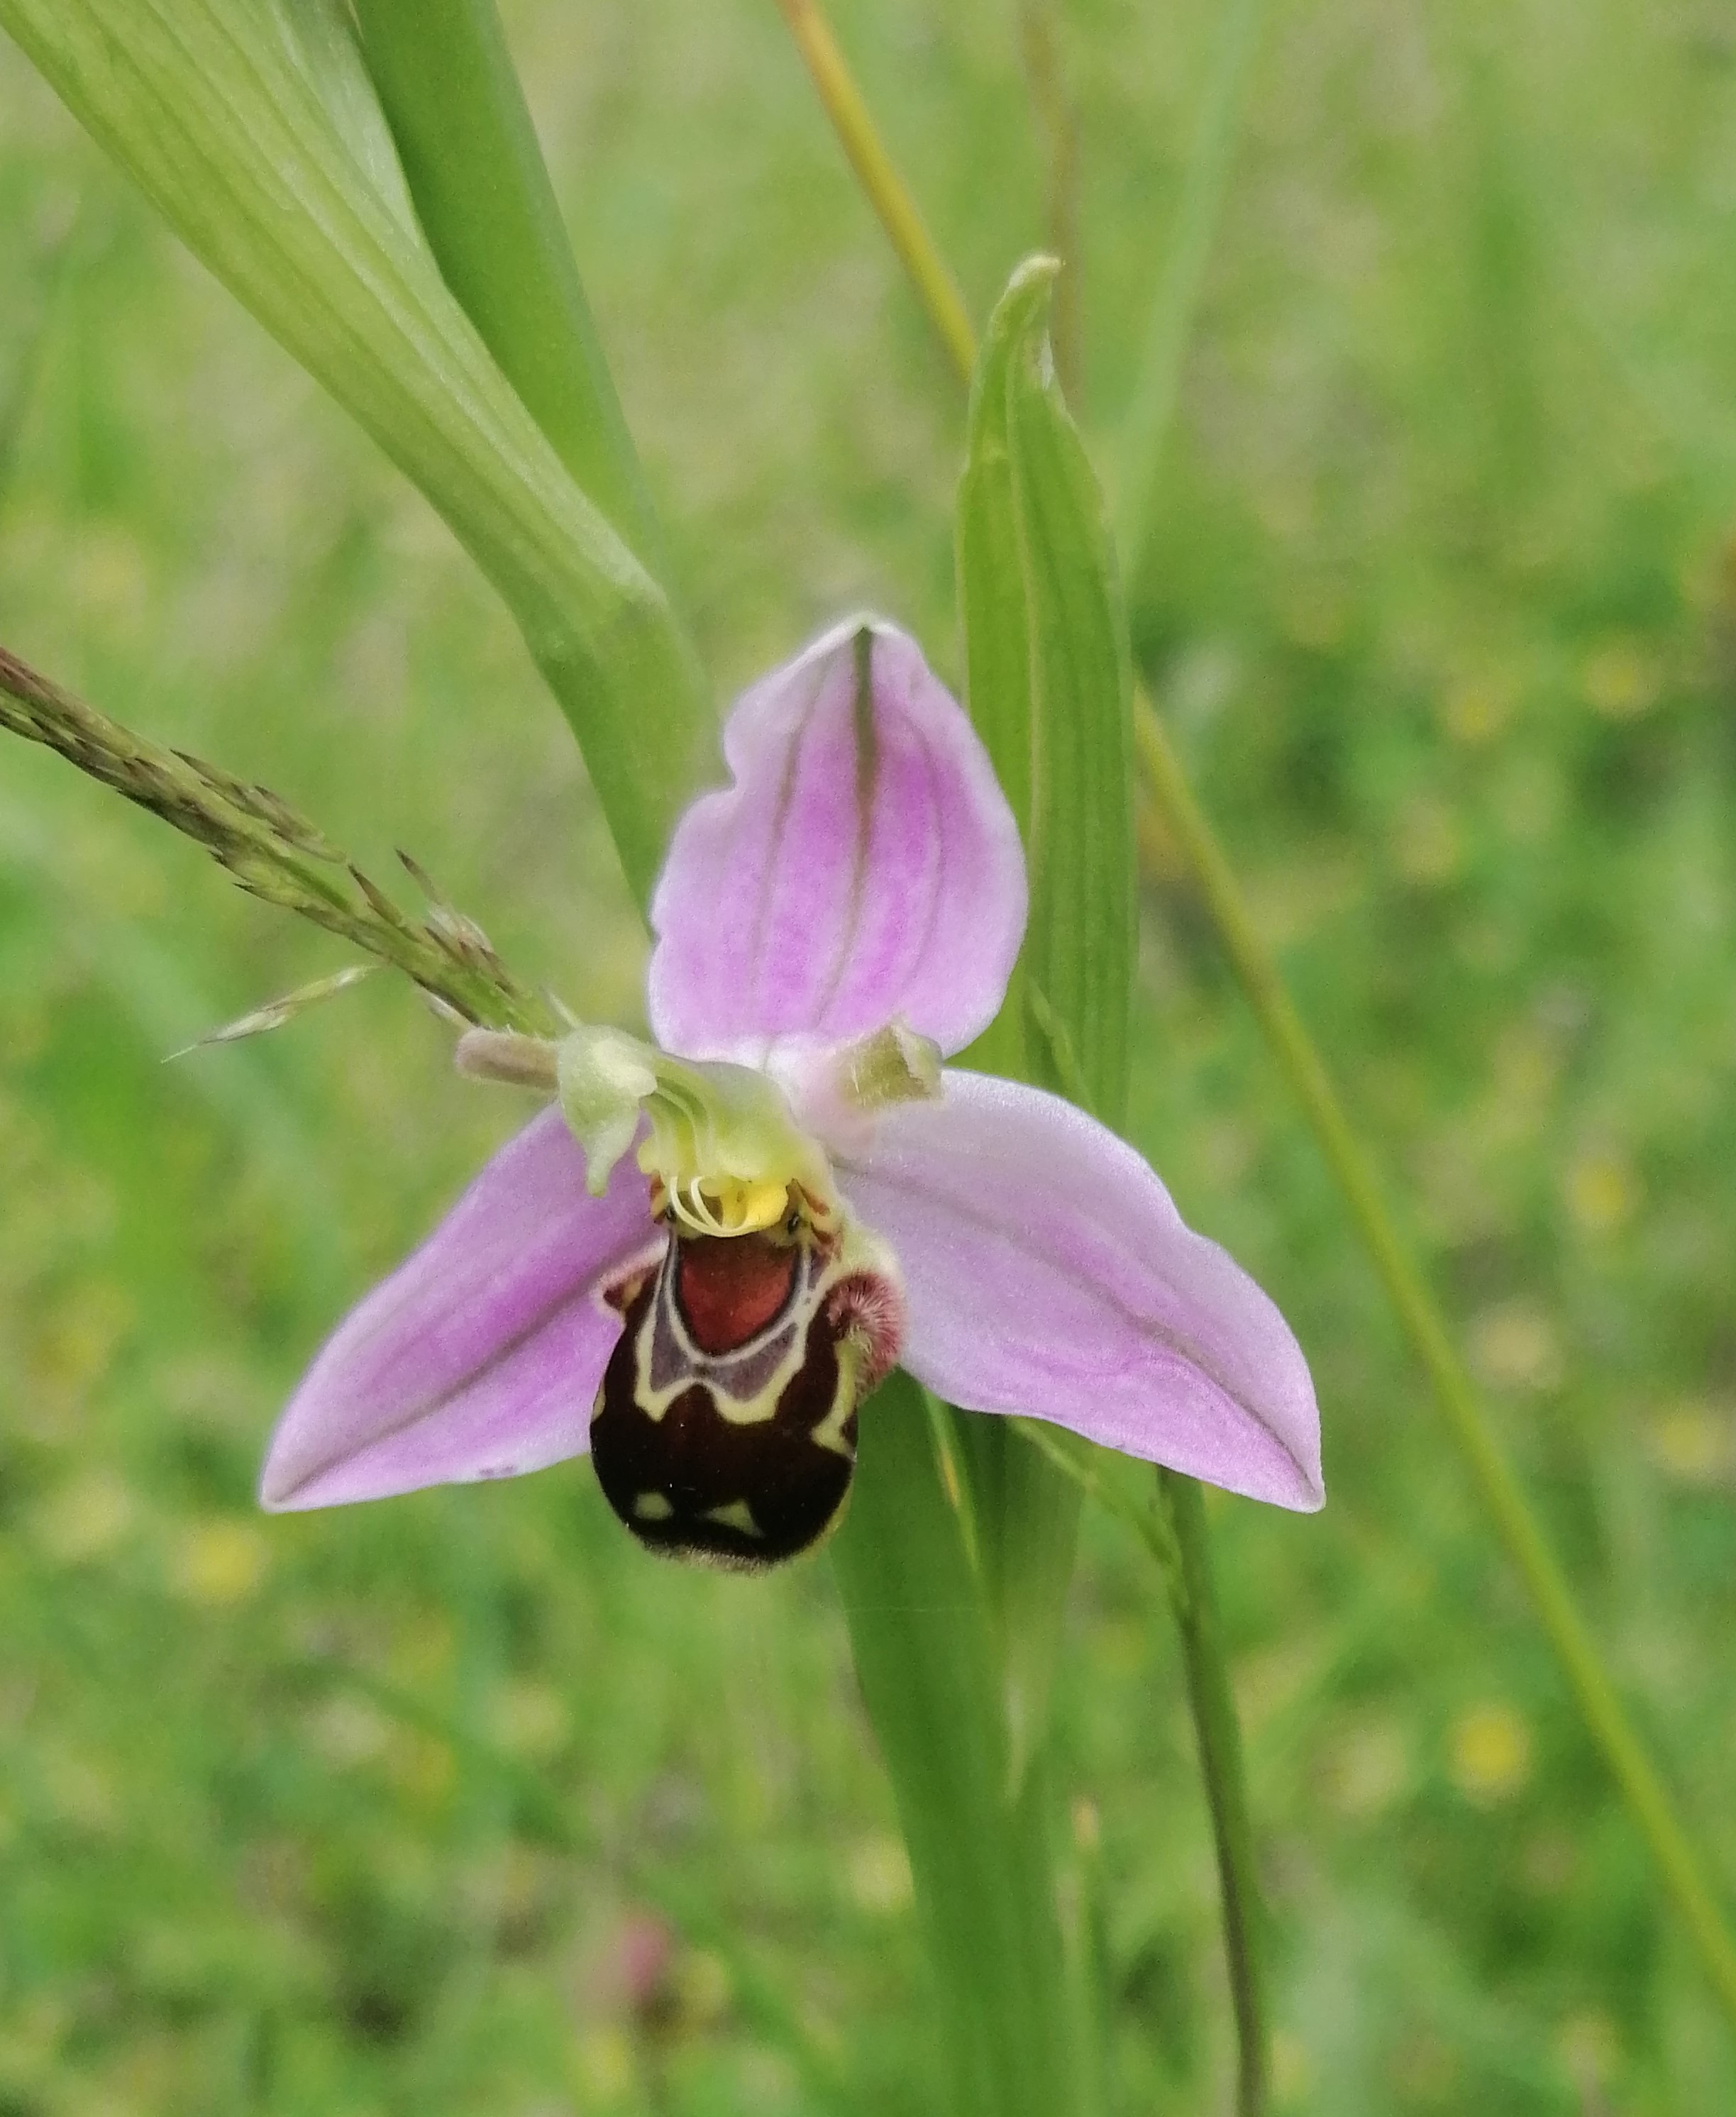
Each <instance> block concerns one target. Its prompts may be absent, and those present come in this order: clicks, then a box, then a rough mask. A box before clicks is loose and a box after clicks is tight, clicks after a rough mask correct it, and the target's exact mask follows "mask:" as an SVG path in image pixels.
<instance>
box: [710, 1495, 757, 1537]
mask: <svg viewBox="0 0 1736 2117" xmlns="http://www.w3.org/2000/svg"><path fill="white" fill-rule="evenodd" d="M701 1519H702V1520H705V1521H709V1522H715V1523H716V1524H717V1525H718V1528H719V1529H739V1530H740V1531H741V1534H742V1535H743V1536H760V1537H763V1536H764V1534H765V1531H764V1529H761V1528H760V1524H759V1523H758V1522H756V1521H755V1520H754V1510H753V1509H752V1508H751V1507H750V1506H749V1505H748V1504H747V1501H746V1500H732V1501H730V1503H729V1505H728V1506H727V1507H708V1508H707V1509H706V1510H705V1512H704V1515H703V1516H702V1517H701Z"/></svg>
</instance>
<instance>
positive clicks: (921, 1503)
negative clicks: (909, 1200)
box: [832, 1373, 1077, 2117]
mask: <svg viewBox="0 0 1736 2117" xmlns="http://www.w3.org/2000/svg"><path fill="white" fill-rule="evenodd" d="M1025 1452H1027V1453H1028V1454H1033V1455H1034V1451H1029V1450H1027V1451H1025ZM832 1557H833V1566H834V1568H835V1569H836V1572H837V1576H838V1587H839V1591H840V1594H841V1596H842V1599H843V1606H844V1614H845V1616H846V1617H847V1620H848V1622H849V1626H850V1640H851V1645H852V1649H853V1651H854V1653H855V1657H856V1674H857V1677H858V1678H859V1680H860V1681H861V1686H862V1695H863V1697H864V1700H865V1701H866V1704H867V1707H868V1712H869V1716H870V1719H871V1720H872V1721H873V1723H874V1730H875V1735H876V1736H878V1737H879V1740H880V1749H881V1752H882V1754H883V1755H884V1758H885V1760H886V1767H887V1770H888V1773H889V1775H890V1777H891V1779H892V1785H893V1796H894V1797H895V1799H896V1801H897V1803H898V1820H899V1823H900V1824H901V1825H902V1827H903V1833H904V1840H905V1843H906V1845H907V1847H908V1848H909V1852H910V1861H911V1868H912V1874H913V1875H914V1877H915V1881H916V1907H917V1911H918V1914H919V1916H920V1917H921V1920H922V1922H923V1925H924V1927H925V1930H926V1935H925V1937H926V1941H927V1944H928V1949H929V1955H930V1962H931V1963H932V1965H933V1967H934V1970H935V1976H936V1979H937V1981H938V1982H939V1985H940V1990H939V1991H938V1992H937V1994H936V1995H935V1998H936V2001H937V2004H938V2009H939V2012H940V2018H941V2021H942V2023H943V2041H944V2046H945V2050H946V2053H947V2056H948V2059H949V2064H950V2065H951V2068H952V2075H953V2078H952V2089H953V2094H952V2102H951V2107H952V2109H953V2111H954V2112H955V2113H956V2117H1069V2113H1070V2112H1071V2111H1073V2110H1074V2109H1075V2108H1076V2106H1077V2102H1076V2095H1075V2091H1074V2087H1073V2077H1072V2069H1073V2058H1072V2029H1071V2023H1070V2021H1069V1995H1068V1990H1067V1986H1066V1982H1065V1979H1064V1975H1063V1965H1062V1953H1061V1936H1060V1921H1059V1918H1058V1916H1057V1912H1056V1906H1055V1896H1054V1892H1053V1888H1052V1884H1051V1879H1050V1866H1049V1857H1048V1852H1049V1847H1048V1835H1047V1831H1046V1788H1045V1787H1044V1786H1043V1784H1042V1783H1041V1778H1040V1776H1039V1775H1037V1774H1035V1773H1032V1774H1028V1775H1026V1776H1025V1777H1023V1778H1022V1779H1021V1778H1020V1777H1019V1776H1018V1774H1017V1773H1015V1772H1014V1770H1013V1759H1012V1753H1011V1748H1010V1745H1009V1736H1008V1730H1007V1723H1006V1718H1005V1714H1004V1700H1003V1699H1002V1696H1001V1695H1000V1686H999V1683H998V1680H997V1676H998V1669H999V1666H1000V1658H999V1655H998V1653H997V1652H996V1645H997V1642H996V1640H995V1626H994V1621H993V1619H992V1617H991V1615H990V1611H989V1609H988V1607H986V1598H985V1594H984V1589H983V1584H982V1583H981V1580H980V1579H979V1577H978V1575H977V1570H976V1569H975V1568H974V1567H973V1566H972V1561H971V1556H970V1552H969V1549H968V1544H967V1535H966V1531H965V1527H964V1522H963V1517H962V1515H961V1512H960V1510H959V1508H958V1506H956V1505H955V1504H954V1503H953V1499H952V1498H951V1497H949V1492H948V1488H947V1486H946V1483H945V1482H944V1477H943V1473H942V1468H941V1464H940V1459H939V1458H938V1456H937V1454H936V1451H935V1437H934V1433H933V1430H932V1428H931V1426H930V1418H929V1412H928V1407H927V1404H926V1400H925V1398H924V1395H923V1393H922V1391H921V1390H920V1389H919V1388H918V1387H917V1386H916V1383H914V1382H913V1381H912V1380H911V1379H910V1377H908V1376H907V1375H904V1374H902V1373H901V1374H895V1375H893V1377H890V1379H889V1381H886V1382H885V1383H884V1384H883V1386H881V1387H880V1389H879V1390H878V1391H876V1392H875V1395H873V1397H871V1398H870V1400H869V1401H868V1403H867V1404H865V1405H864V1406H863V1409H862V1417H861V1460H860V1462H859V1464H858V1468H857V1471H856V1487H855V1492H854V1496H853V1497H852V1501H851V1505H850V1511H849V1513H848V1515H847V1516H846V1517H845V1520H844V1522H843V1526H842V1528H841V1529H839V1530H838V1534H837V1536H836V1538H834V1539H833V1544H832Z"/></svg>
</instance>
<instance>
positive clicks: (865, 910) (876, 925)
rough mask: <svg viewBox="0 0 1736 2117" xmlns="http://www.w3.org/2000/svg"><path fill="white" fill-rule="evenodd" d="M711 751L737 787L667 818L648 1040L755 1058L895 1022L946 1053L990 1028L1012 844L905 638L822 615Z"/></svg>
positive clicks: (996, 801) (1018, 879)
mask: <svg viewBox="0 0 1736 2117" xmlns="http://www.w3.org/2000/svg"><path fill="white" fill-rule="evenodd" d="M859 642H865V643H866V646H867V648H868V650H869V652H868V666H869V670H870V680H869V682H868V685H867V686H866V695H865V696H861V697H859V696H858V690H859V681H858V671H859V666H860V662H861V653H862V649H861V648H859V645H858V643H859ZM723 751H724V755H725V757H726V759H727V761H728V763H729V768H730V770H731V772H732V773H733V774H734V775H735V784H734V785H733V786H730V787H728V788H727V789H725V790H723V791H719V792H717V793H713V794H707V795H705V796H702V797H701V799H700V800H697V801H695V803H694V805H693V806H692V807H691V808H690V809H688V811H687V813H686V815H684V816H683V817H682V819H681V822H680V823H679V824H678V825H677V826H676V833H675V837H674V839H673V841H672V843H671V845H670V848H669V858H668V860H667V864H666V865H665V866H664V869H663V877H662V879H661V880H660V881H659V883H658V888H657V894H656V897H655V899H654V900H653V904H652V907H651V923H652V925H653V927H654V928H655V929H656V932H657V935H658V944H657V948H656V950H655V952H653V956H652V958H651V971H650V980H649V995H648V998H649V1012H650V1018H651V1026H652V1031H653V1034H654V1035H655V1036H656V1038H657V1040H658V1042H659V1043H660V1044H662V1045H663V1046H664V1047H665V1048H666V1049H669V1050H672V1051H676V1052H680V1053H681V1054H684V1055H686V1056H687V1057H689V1058H729V1057H751V1056H753V1055H755V1047H758V1049H759V1051H761V1052H763V1049H764V1045H765V1044H766V1042H767V1041H768V1040H769V1039H771V1038H773V1037H777V1036H783V1035H811V1036H820V1037H824V1038H825V1039H827V1040H841V1039H845V1038H849V1037H855V1036H863V1035H868V1034H870V1032H871V1031H875V1030H877V1029H880V1028H881V1027H883V1026H884V1024H885V1023H887V1022H889V1021H890V1020H891V1019H892V1018H893V1017H894V1016H895V1015H896V1016H902V1017H903V1019H904V1020H905V1022H907V1023H908V1025H909V1026H910V1027H911V1028H912V1029H914V1030H916V1031H918V1032H919V1033H920V1034H921V1035H924V1036H930V1037H932V1038H933V1039H934V1040H935V1042H936V1043H937V1044H939V1045H940V1046H941V1048H942V1049H943V1050H945V1051H957V1050H959V1049H963V1046H964V1045H967V1044H968V1043H969V1042H970V1040H971V1039H972V1037H974V1036H976V1035H977V1034H978V1033H979V1032H980V1031H982V1030H984V1029H986V1027H987V1026H988V1025H989V1023H990V1021H991V1020H992V1019H993V1018H994V1015H995V1010H996V1009H997V1008H999V1006H1000V1001H1001V996H1002V994H1004V992H1005V990H1006V985H1007V979H1008V977H1009V975H1010V973H1011V971H1012V968H1013V958H1014V957H1015V956H1016V955H1017V954H1018V944H1019V941H1020V939H1021V938H1022V936H1023V933H1024V927H1025V863H1024V855H1023V851H1022V850H1021V848H1020V846H1019V842H1018V828H1017V826H1016V825H1015V824H1014V823H1013V813H1012V811H1011V809H1009V808H1008V806H1007V803H1006V798H1005V796H1004V795H1003V794H1002V792H1001V791H1000V785H999V783H998V782H996V780H995V773H994V768H993V767H992V766H991V765H990V763H989V759H988V753H987V752H986V750H985V749H984V748H983V746H982V745H981V742H979V741H978V740H977V735H976V731H975V730H974V729H973V728H972V726H971V724H970V722H969V721H968V720H967V718H966V717H965V715H964V713H963V709H962V708H960V707H959V705H958V702H957V701H956V700H955V699H953V697H952V695H951V694H950V693H949V691H947V690H946V689H945V688H944V685H941V684H940V682H938V681H937V680H936V679H935V676H934V675H933V673H932V672H931V671H930V669H929V667H928V665H927V663H926V662H924V660H923V659H922V655H921V650H920V649H919V648H918V647H917V646H916V642H915V641H914V640H913V639H911V638H910V637H909V635H908V634H906V633H903V632H900V631H898V630H897V629H896V628H895V627H893V626H892V625H883V624H879V623H875V622H872V621H869V620H852V621H851V622H849V623H847V624H845V625H840V626H838V629H837V630H835V631H833V632H829V633H828V634H826V636H825V638H824V639H820V640H818V641H816V642H815V644H814V645H813V646H811V647H810V648H808V650H807V652H806V653H804V654H802V655H800V656H799V657H797V658H796V660H795V661H793V662H789V663H788V664H787V665H786V666H784V667H783V668H782V669H779V670H777V671H773V674H772V675H771V676H767V677H765V678H764V679H762V680H761V681H760V683H758V684H756V685H755V686H754V687H753V689H752V690H750V691H748V692H747V693H746V694H745V695H744V696H743V697H742V699H741V701H740V703H738V704H737V705H736V708H735V710H734V712H733V713H732V714H731V715H730V717H729V722H728V724H727V726H726V727H725V729H724V731H723Z"/></svg>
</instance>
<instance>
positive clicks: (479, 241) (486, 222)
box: [353, 0, 667, 588]
mask: <svg viewBox="0 0 1736 2117" xmlns="http://www.w3.org/2000/svg"><path fill="white" fill-rule="evenodd" d="M353 4H354V7H355V13H356V21H357V22H358V25H359V26H360V29H361V32H362V49H363V52H364V54H365V56H366V58H367V67H368V71H369V72H370V74H371V75H372V77H373V81H374V85H375V88H376V90H377V91H378V94H379V97H380V102H381V108H383V109H384V111H385V113H386V122H387V123H388V124H389V125H390V127H391V131H392V137H393V139H394V141H395V143H396V145H397V149H398V155H399V161H400V162H401V163H402V164H403V167H404V178H405V181H406V182H408V184H409V189H410V196H411V197H412V199H413V201H414V202H415V206H416V214H417V218H418V219H419V220H420V222H421V224H422V233H424V234H425V235H426V236H427V239H428V243H429V247H431V248H432V251H433V252H434V255H435V257H436V260H437V261H438V262H439V265H440V269H441V276H442V277H443V278H444V279H445V280H446V284H447V285H448V286H449V287H450V288H451V289H452V292H453V293H455V295H456V296H457V297H458V300H459V306H460V307H462V308H463V309H464V311H465V312H466V314H467V315H468V316H469V318H470V321H472V322H473V324H474V325H476V327H477V330H478V331H479V332H480V333H481V334H482V342H483V344H485V345H486V346H487V348H488V350H489V351H490V352H491V353H492V354H493V355H494V357H495V358H496V361H498V362H499V363H500V366H501V372H502V373H503V374H504V375H505V376H506V379H507V381H509V382H510V383H511V385H512V386H513V387H514V389H515V390H517V391H518V393H519V396H520V398H521V399H523V400H524V406H525V408H526V409H527V410H528V411H529V413H530V414H531V416H532V417H533V418H534V419H535V421H536V422H537V424H538V426H539V427H541V428H542V429H543V432H544V433H545V434H546V435H547V436H548V438H549V440H551V441H552V443H553V444H554V446H555V450H556V453H557V454H559V456H560V458H561V461H562V462H563V463H564V464H566V467H567V468H568V469H569V470H570V472H571V473H572V474H573V480H574V482H575V484H576V485H577V486H578V487H579V491H581V492H584V493H585V494H587V495H588V496H589V498H590V499H591V500H593V501H594V502H595V504H596V505H597V506H598V508H600V509H601V510H602V511H603V514H605V515H606V516H607V519H608V520H609V523H610V524H611V526H612V528H614V530H615V531H616V534H617V535H618V536H620V537H621V538H622V539H623V540H624V541H625V542H626V544H627V545H629V546H630V548H631V549H632V551H634V553H635V556H637V557H638V559H639V562H640V563H641V564H642V565H644V566H645V567H646V568H647V569H648V570H649V571H650V572H651V573H652V574H653V575H655V576H657V577H658V579H663V582H664V586H665V588H667V577H666V576H667V569H666V568H665V566H664V565H663V554H662V537H661V536H660V534H659V533H658V527H657V523H656V519H655V517H654V515H653V511H652V506H651V496H650V494H649V491H648V490H647V488H646V485H645V480H644V473H643V471H642V470H641V468H640V467H639V457H638V454H637V453H636V452H635V449H634V446H633V440H632V436H630V434H629V432H628V431H627V422H626V419H625V418H624V417H622V414H621V402H620V399H618V398H617V396H616V394H615V385H614V382H613V381H612V378H611V376H610V374H609V370H608V363H607V361H606V360H605V359H604V357H603V348H602V345H601V344H600V343H599V342H598V335H597V327H596V325H595V323H594V321H593V319H592V316H591V311H590V305H589V302H587V301H586V300H585V297H584V288H583V287H582V286H581V285H580V284H579V271H578V267H577V265H575V262H574V259H573V252H572V246H571V245H570V243H569V242H568V241H567V238H566V228H565V227H564V225H563V224H562V222H561V209H560V206H559V205H558V204H557V202H556V198H555V190H554V186H553V184H552V182H550V181H549V176H548V171H547V168H546V166H545V165H544V163H543V155H542V151H541V150H540V149H539V147H538V144H537V136H536V132H535V130H534V128H533V126H532V124H531V120H530V112H529V108H527V107H526V104H525V101H524V90H523V89H522V88H521V87H520V85H519V76H518V74H517V72H516V71H515V68H514V66H513V63H512V55H511V53H510V51H509V50H508V48H507V45H506V37H505V35H504V34H503V33H502V30H501V21H500V17H499V16H498V15H497V14H496V12H495V7H494V0H353Z"/></svg>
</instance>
